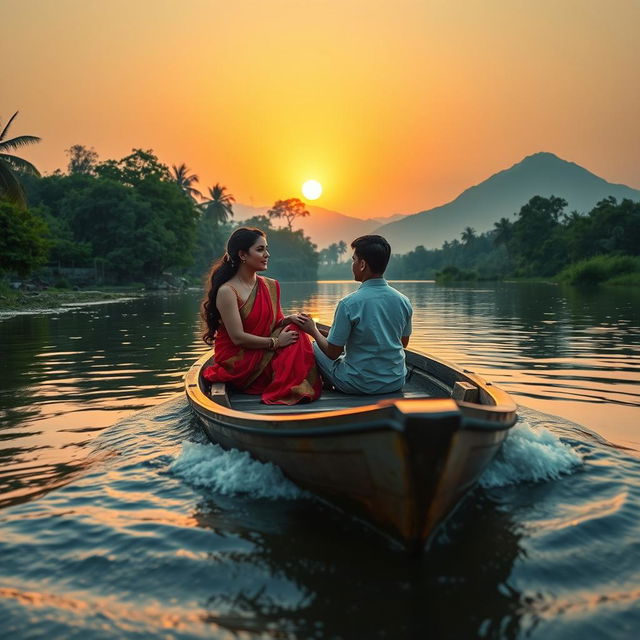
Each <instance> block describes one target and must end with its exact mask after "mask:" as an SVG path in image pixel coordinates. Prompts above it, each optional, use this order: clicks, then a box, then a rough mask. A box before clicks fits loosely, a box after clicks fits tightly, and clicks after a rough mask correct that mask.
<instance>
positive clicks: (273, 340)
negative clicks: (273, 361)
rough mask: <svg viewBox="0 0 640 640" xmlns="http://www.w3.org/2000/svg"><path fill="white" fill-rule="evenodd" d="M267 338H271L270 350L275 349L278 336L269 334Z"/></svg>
mask: <svg viewBox="0 0 640 640" xmlns="http://www.w3.org/2000/svg"><path fill="white" fill-rule="evenodd" d="M269 340H271V351H275V350H276V349H277V348H278V338H277V337H275V338H274V337H273V336H271V337H270V338H269Z"/></svg>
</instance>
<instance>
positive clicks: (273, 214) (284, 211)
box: [267, 198, 309, 232]
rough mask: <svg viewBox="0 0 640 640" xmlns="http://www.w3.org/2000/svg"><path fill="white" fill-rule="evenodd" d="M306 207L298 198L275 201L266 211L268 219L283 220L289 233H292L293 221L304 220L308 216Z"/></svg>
mask: <svg viewBox="0 0 640 640" xmlns="http://www.w3.org/2000/svg"><path fill="white" fill-rule="evenodd" d="M305 207H306V205H305V203H304V202H302V200H299V199H298V198H289V199H288V200H277V201H276V202H275V204H274V205H273V207H272V208H271V209H269V211H267V215H268V216H269V217H270V218H284V219H285V220H286V221H287V226H288V227H289V231H291V232H293V226H292V225H293V221H294V220H295V219H296V218H304V217H306V216H308V215H309V212H308V211H307V209H306V208H305Z"/></svg>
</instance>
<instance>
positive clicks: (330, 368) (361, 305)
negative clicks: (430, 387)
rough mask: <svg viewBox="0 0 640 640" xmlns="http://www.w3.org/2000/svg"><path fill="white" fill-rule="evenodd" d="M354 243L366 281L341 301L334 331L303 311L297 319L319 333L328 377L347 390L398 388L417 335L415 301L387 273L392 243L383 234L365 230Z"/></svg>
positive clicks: (359, 274) (319, 356) (357, 268)
mask: <svg viewBox="0 0 640 640" xmlns="http://www.w3.org/2000/svg"><path fill="white" fill-rule="evenodd" d="M351 248H352V249H353V257H352V261H353V264H352V267H351V268H352V271H353V277H354V278H355V280H356V281H357V282H361V283H362V284H361V285H360V287H359V288H358V290H357V291H354V292H353V293H351V294H349V295H348V296H346V297H344V298H343V299H342V300H340V302H339V303H338V307H337V309H336V311H335V314H334V319H333V325H332V326H331V331H330V332H329V335H328V336H327V337H325V336H323V335H322V334H321V333H320V331H319V330H318V327H317V326H316V324H315V322H314V321H313V320H312V319H311V318H310V317H308V316H298V321H297V322H296V324H298V326H300V328H301V329H302V330H303V331H305V332H306V333H308V334H309V335H310V336H311V337H313V338H314V339H315V344H314V345H313V347H314V353H315V356H316V362H317V364H318V368H319V369H320V371H321V373H322V377H323V378H324V379H325V383H329V384H332V385H333V386H335V387H336V389H338V390H339V391H343V392H344V393H356V394H376V393H393V392H395V391H399V390H400V389H401V388H402V386H403V384H404V380H405V376H406V372H407V370H406V365H405V358H404V349H403V348H404V347H406V346H407V345H408V344H409V336H410V335H411V315H412V313H413V310H412V308H411V303H410V302H409V299H408V298H407V297H406V296H404V295H402V294H401V293H400V292H399V291H397V290H396V289H394V288H393V287H390V286H389V284H388V283H387V281H386V280H385V279H384V277H383V274H384V271H385V269H386V268H387V264H388V263H389V258H390V257H391V247H390V246H389V243H388V242H387V241H386V240H385V239H384V238H383V237H382V236H376V235H369V236H361V237H360V238H356V239H355V240H354V241H353V242H352V243H351ZM343 352H344V353H343Z"/></svg>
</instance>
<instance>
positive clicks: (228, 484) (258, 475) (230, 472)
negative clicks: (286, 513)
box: [169, 441, 305, 500]
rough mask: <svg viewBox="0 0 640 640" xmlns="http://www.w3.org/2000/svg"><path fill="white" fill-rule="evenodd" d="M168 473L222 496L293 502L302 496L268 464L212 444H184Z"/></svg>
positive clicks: (276, 469) (299, 490)
mask: <svg viewBox="0 0 640 640" xmlns="http://www.w3.org/2000/svg"><path fill="white" fill-rule="evenodd" d="M169 468H170V470H171V472H172V473H174V474H175V475H177V476H180V477H181V478H183V479H184V480H186V481H187V482H188V483H189V484H192V485H194V486H197V487H206V488H208V489H212V490H213V491H215V492H217V493H220V494H222V495H233V494H245V495H249V496H250V497H252V498H270V499H285V500H296V499H298V498H301V497H303V496H304V495H305V492H304V491H302V490H301V489H300V488H298V487H297V486H296V485H295V484H293V482H291V481H290V480H287V478H285V476H284V475H283V473H282V471H281V470H280V469H279V468H278V467H277V466H276V465H274V464H271V463H270V462H267V463H264V462H258V461H257V460H254V459H253V458H252V457H251V456H250V455H249V454H248V453H247V452H246V451H238V450H237V449H231V450H229V451H227V450H225V449H223V448H222V447H220V446H218V445H215V444H198V443H196V442H190V441H185V442H183V443H182V449H181V451H180V454H179V455H178V457H177V458H176V459H175V460H174V461H173V462H172V463H171V465H170V467H169Z"/></svg>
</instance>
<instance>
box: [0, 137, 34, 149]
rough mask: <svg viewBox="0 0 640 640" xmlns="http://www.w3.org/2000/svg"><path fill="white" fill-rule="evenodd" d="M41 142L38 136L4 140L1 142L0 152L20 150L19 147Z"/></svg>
mask: <svg viewBox="0 0 640 640" xmlns="http://www.w3.org/2000/svg"><path fill="white" fill-rule="evenodd" d="M36 142H40V138H38V136H18V137H17V138H11V140H3V141H2V142H0V151H5V150H6V151H9V150H13V149H18V148H19V147H26V146H27V145H29V144H35V143H36Z"/></svg>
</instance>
